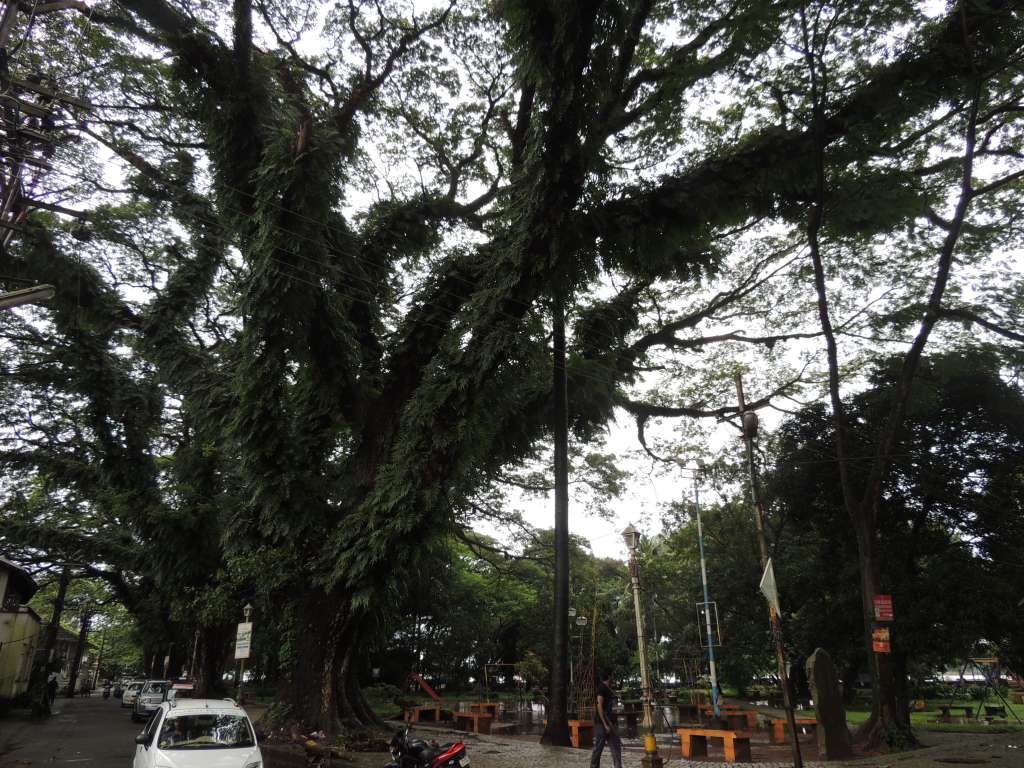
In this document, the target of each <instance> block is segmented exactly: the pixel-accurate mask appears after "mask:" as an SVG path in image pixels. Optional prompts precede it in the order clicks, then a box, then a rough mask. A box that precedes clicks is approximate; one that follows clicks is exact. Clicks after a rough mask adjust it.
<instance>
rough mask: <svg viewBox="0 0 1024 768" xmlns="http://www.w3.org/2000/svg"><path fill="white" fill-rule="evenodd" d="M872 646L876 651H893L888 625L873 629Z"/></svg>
mask: <svg viewBox="0 0 1024 768" xmlns="http://www.w3.org/2000/svg"><path fill="white" fill-rule="evenodd" d="M871 647H872V648H873V649H874V651H875V653H892V645H891V644H890V643H889V628H888V627H875V628H874V629H872V630H871Z"/></svg>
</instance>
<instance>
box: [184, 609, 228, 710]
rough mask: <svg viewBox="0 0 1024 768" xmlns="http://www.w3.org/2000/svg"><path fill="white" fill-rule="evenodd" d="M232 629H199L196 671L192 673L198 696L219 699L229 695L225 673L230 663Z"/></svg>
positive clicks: (224, 626)
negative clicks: (229, 650) (229, 652)
mask: <svg viewBox="0 0 1024 768" xmlns="http://www.w3.org/2000/svg"><path fill="white" fill-rule="evenodd" d="M232 629H233V627H232V626H231V625H217V626H215V627H200V628H199V643H198V647H197V648H196V649H195V657H196V662H195V671H194V672H193V673H192V676H193V679H194V681H195V686H196V695H197V696H202V697H205V698H218V697H219V696H223V695H225V694H227V693H228V690H227V688H226V687H225V685H224V681H223V672H224V669H225V667H226V666H227V662H228V656H229V654H228V649H229V648H230V639H231V630H232Z"/></svg>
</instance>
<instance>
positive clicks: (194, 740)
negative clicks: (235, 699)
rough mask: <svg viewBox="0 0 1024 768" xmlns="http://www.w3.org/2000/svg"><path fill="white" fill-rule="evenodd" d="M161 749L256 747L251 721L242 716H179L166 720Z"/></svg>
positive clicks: (162, 732)
mask: <svg viewBox="0 0 1024 768" xmlns="http://www.w3.org/2000/svg"><path fill="white" fill-rule="evenodd" d="M157 743H158V744H159V746H160V749H240V748H242V747H252V746H255V742H254V740H253V734H252V729H251V728H250V727H249V721H248V720H247V719H246V718H245V717H244V716H242V715H230V714H212V713H207V714H202V715H178V716H176V717H169V718H167V719H166V720H164V725H163V728H161V729H160V738H159V739H158V741H157Z"/></svg>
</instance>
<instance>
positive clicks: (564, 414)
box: [541, 292, 571, 747]
mask: <svg viewBox="0 0 1024 768" xmlns="http://www.w3.org/2000/svg"><path fill="white" fill-rule="evenodd" d="M553 314H554V322H553V330H554V345H553V346H554V407H553V412H554V424H553V425H552V426H553V428H554V433H555V585H554V588H555V600H554V604H555V608H554V610H555V615H554V620H553V622H552V624H553V625H554V632H555V638H554V644H553V646H552V648H553V652H554V657H553V658H552V659H551V687H550V696H549V697H548V707H547V718H548V724H547V726H546V727H545V728H544V734H543V736H541V743H542V744H552V745H556V746H566V747H567V746H570V744H571V740H570V736H569V720H568V716H567V708H568V704H569V419H568V396H567V392H566V378H565V304H564V299H563V297H562V294H561V292H559V294H558V295H557V296H556V297H555V300H554V313H553Z"/></svg>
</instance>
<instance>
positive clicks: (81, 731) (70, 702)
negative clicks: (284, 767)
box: [0, 696, 380, 768]
mask: <svg viewBox="0 0 1024 768" xmlns="http://www.w3.org/2000/svg"><path fill="white" fill-rule="evenodd" d="M120 704H121V702H120V701H117V700H116V699H106V700H104V699H103V697H102V696H92V697H90V698H88V699H80V698H75V699H57V701H56V702H55V703H54V714H53V715H52V716H51V717H49V718H48V719H46V720H43V721H39V722H37V721H33V720H30V719H29V718H28V717H27V716H26V715H25V714H24V713H22V712H20V711H17V710H16V711H15V712H13V713H12V714H11V715H10V716H8V717H6V718H3V719H0V768H42V767H43V766H63V765H69V766H70V765H74V766H81V768H128V766H130V765H131V764H132V756H133V755H134V754H135V734H137V733H138V732H139V730H140V729H141V726H140V725H139V724H138V723H133V722H132V721H131V718H130V717H129V715H128V712H129V710H127V709H122V708H121V706H120ZM377 768H380V766H378V767H377Z"/></svg>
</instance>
